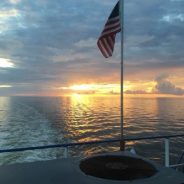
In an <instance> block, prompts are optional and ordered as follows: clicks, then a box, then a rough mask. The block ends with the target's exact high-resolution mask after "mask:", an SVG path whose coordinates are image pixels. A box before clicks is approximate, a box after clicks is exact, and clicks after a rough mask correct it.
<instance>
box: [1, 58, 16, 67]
mask: <svg viewBox="0 0 184 184" xmlns="http://www.w3.org/2000/svg"><path fill="white" fill-rule="evenodd" d="M14 66H15V65H14V64H13V63H12V62H11V60H10V59H5V58H0V68H13V67H14Z"/></svg>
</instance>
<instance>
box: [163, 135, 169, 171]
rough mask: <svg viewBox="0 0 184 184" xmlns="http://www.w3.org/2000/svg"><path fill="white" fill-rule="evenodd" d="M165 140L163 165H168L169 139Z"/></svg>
mask: <svg viewBox="0 0 184 184" xmlns="http://www.w3.org/2000/svg"><path fill="white" fill-rule="evenodd" d="M164 140H165V167H169V139H168V138H166V139H164Z"/></svg>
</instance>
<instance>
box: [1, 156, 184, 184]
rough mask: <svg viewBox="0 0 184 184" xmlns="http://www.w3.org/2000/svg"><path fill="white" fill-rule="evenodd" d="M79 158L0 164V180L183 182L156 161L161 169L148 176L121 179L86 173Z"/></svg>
mask: <svg viewBox="0 0 184 184" xmlns="http://www.w3.org/2000/svg"><path fill="white" fill-rule="evenodd" d="M79 163H80V160H79V158H63V159H56V160H49V161H38V162H32V163H21V164H13V165H6V166H0V183H1V184H61V183H64V184H74V183H77V184H120V183H121V184H130V183H131V184H184V174H183V173H181V172H178V171H175V170H173V169H170V168H165V167H162V166H159V165H156V167H157V169H159V172H158V173H157V174H155V175H154V176H152V177H150V178H146V179H138V180H132V181H118V180H109V179H101V178H97V177H92V176H89V175H85V174H84V173H83V172H82V171H81V170H80V168H79Z"/></svg>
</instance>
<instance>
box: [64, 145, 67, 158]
mask: <svg viewBox="0 0 184 184" xmlns="http://www.w3.org/2000/svg"><path fill="white" fill-rule="evenodd" d="M64 158H68V146H66V147H65V148H64Z"/></svg>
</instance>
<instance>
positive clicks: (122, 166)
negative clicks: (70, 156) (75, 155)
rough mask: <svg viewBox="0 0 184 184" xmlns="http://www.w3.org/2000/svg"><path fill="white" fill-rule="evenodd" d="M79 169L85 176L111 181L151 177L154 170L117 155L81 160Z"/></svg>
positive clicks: (137, 161)
mask: <svg viewBox="0 0 184 184" xmlns="http://www.w3.org/2000/svg"><path fill="white" fill-rule="evenodd" d="M80 169H81V170H82V171H83V172H84V173H85V174H86V175H91V176H95V177H98V178H104V179H111V180H135V179H143V178H148V177H151V176H153V175H154V174H156V173H157V170H156V168H155V167H154V166H153V165H152V164H150V163H148V162H147V161H145V160H143V159H140V158H135V157H130V156H119V155H100V156H94V157H90V158H86V159H84V160H81V162H80Z"/></svg>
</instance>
